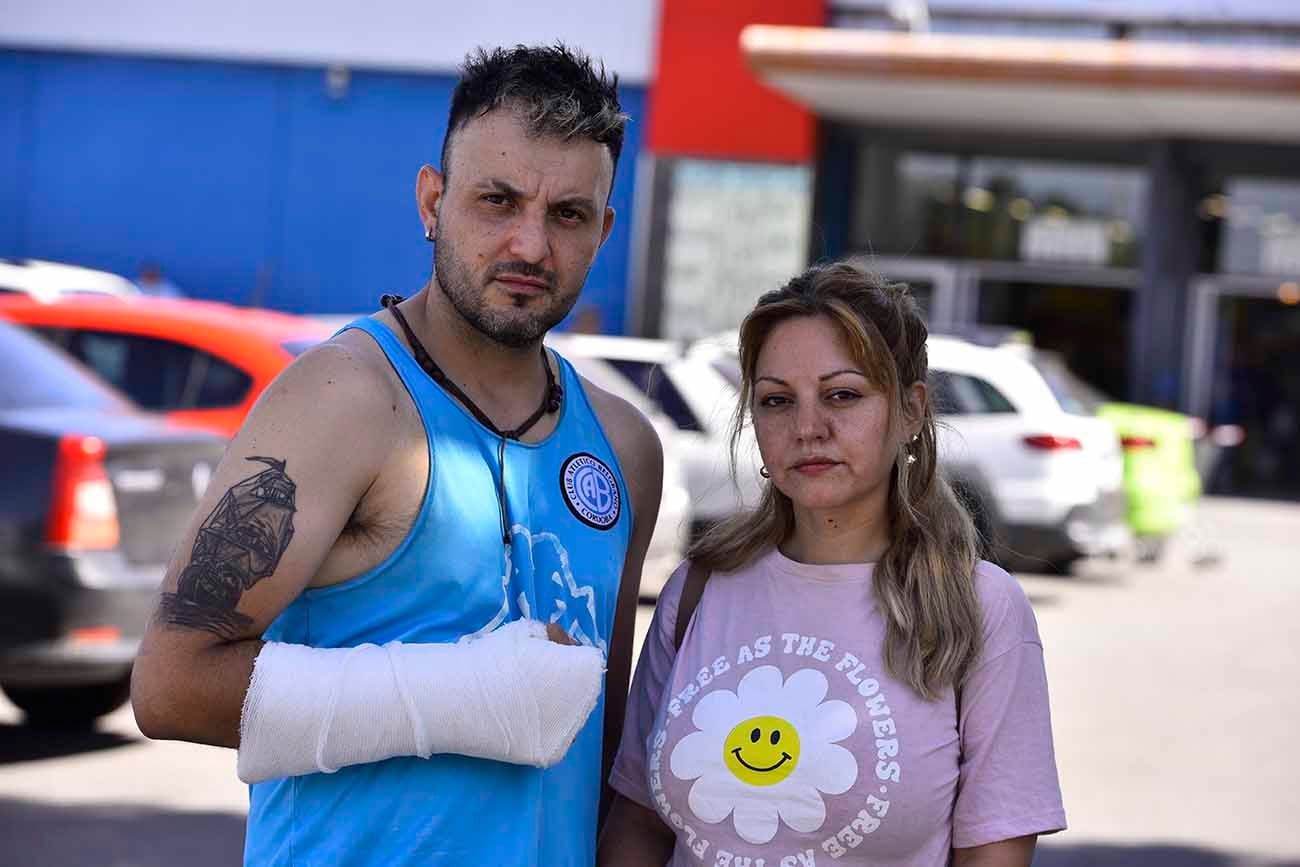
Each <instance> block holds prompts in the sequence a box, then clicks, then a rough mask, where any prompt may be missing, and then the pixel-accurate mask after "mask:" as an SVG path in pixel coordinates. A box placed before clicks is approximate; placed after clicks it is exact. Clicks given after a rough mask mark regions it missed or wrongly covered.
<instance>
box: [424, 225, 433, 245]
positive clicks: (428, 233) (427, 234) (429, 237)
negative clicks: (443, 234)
mask: <svg viewBox="0 0 1300 867" xmlns="http://www.w3.org/2000/svg"><path fill="white" fill-rule="evenodd" d="M424 240H426V241H428V242H429V243H430V244H432V243H433V226H425V227H424Z"/></svg>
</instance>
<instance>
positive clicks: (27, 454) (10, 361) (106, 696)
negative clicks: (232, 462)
mask: <svg viewBox="0 0 1300 867" xmlns="http://www.w3.org/2000/svg"><path fill="white" fill-rule="evenodd" d="M225 442H226V441H225V439H224V438H223V437H219V436H216V435H214V434H211V433H208V432H205V431H199V430H193V429H184V428H179V427H176V426H175V425H171V424H169V423H167V422H166V421H165V420H164V419H163V418H161V417H159V416H156V415H153V414H146V413H143V412H141V411H140V410H139V409H138V408H136V407H135V406H134V405H133V404H132V403H131V402H130V401H129V400H127V399H126V398H125V397H123V396H122V395H121V394H119V393H117V392H116V391H114V390H113V389H112V388H110V387H109V386H108V385H107V384H106V383H104V382H103V381H102V380H100V379H99V378H98V377H96V376H95V375H94V374H92V373H91V372H90V371H88V370H86V369H85V368H84V367H82V366H81V365H79V364H77V363H76V362H74V361H73V360H71V359H70V358H68V357H67V356H66V355H65V354H64V353H62V352H60V351H58V350H57V349H55V348H54V347H52V346H50V345H49V344H48V343H46V342H44V341H42V340H41V339H39V338H37V337H35V336H34V335H32V334H30V333H28V332H27V331H25V330H23V329H21V328H17V327H15V326H13V325H10V324H8V323H5V322H0V454H3V455H4V460H3V462H0V689H3V690H4V692H5V694H6V695H7V696H8V697H9V699H10V700H11V701H12V702H13V703H14V704H16V705H18V706H19V707H20V708H22V709H23V710H24V711H25V712H26V714H27V717H28V719H29V720H30V721H32V722H34V723H85V722H89V721H91V720H93V719H94V718H95V717H97V716H100V715H101V714H105V713H108V712H109V711H111V710H113V709H114V708H116V707H118V706H119V705H121V704H122V703H123V702H125V701H126V699H127V696H128V692H129V687H130V674H131V664H132V661H133V659H134V658H135V653H136V649H137V648H138V646H139V641H140V636H141V635H142V634H143V631H144V626H145V622H146V621H147V619H148V617H149V614H150V611H151V610H152V606H153V602H154V599H155V595H156V593H157V589H158V585H159V583H160V582H161V580H162V576H163V571H164V569H165V568H166V564H167V560H168V558H169V557H170V555H171V552H172V548H173V547H174V546H175V544H176V542H177V540H178V539H179V538H180V537H181V534H182V533H184V531H185V527H186V523H187V522H188V521H189V518H190V514H191V513H192V512H193V510H194V508H195V507H196V506H197V504H198V501H199V498H200V496H201V495H202V493H203V490H204V488H205V487H206V485H207V483H208V480H209V479H210V478H211V476H212V472H213V469H214V468H215V467H216V465H217V462H218V461H219V460H220V459H221V455H222V452H223V451H224V449H225Z"/></svg>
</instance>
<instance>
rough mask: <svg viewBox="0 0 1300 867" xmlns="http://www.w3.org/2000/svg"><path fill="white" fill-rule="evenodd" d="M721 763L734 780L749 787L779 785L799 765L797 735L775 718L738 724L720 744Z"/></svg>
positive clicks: (793, 730)
mask: <svg viewBox="0 0 1300 867" xmlns="http://www.w3.org/2000/svg"><path fill="white" fill-rule="evenodd" d="M722 751H723V757H722V758H723V761H725V762H726V764H727V768H728V769H729V770H730V771H731V772H732V773H733V774H735V775H736V779H738V780H740V781H741V782H742V783H748V784H749V785H751V786H770V785H773V784H774V783H779V782H781V781H782V780H784V779H785V778H786V777H788V776H790V774H791V772H793V771H794V769H795V765H797V764H799V732H797V731H795V728H794V726H792V725H790V723H788V722H786V721H785V720H783V719H781V718H780V717H775V716H756V717H753V718H751V719H747V720H745V721H744V722H742V723H740V724H739V725H738V726H736V727H735V728H734V729H732V730H731V733H730V734H728V735H727V739H726V740H724V741H723V742H722Z"/></svg>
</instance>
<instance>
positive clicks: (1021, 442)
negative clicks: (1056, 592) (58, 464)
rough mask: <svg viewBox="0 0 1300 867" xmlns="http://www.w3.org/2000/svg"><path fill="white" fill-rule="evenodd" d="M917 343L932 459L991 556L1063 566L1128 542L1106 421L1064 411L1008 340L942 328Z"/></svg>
mask: <svg viewBox="0 0 1300 867" xmlns="http://www.w3.org/2000/svg"><path fill="white" fill-rule="evenodd" d="M927 348H928V349H929V355H930V387H931V393H932V396H933V400H934V402H935V407H936V411H937V413H938V415H939V418H940V429H939V447H940V455H941V462H942V463H944V464H946V465H947V466H948V468H949V469H948V471H949V472H950V473H951V474H952V477H953V483H954V487H955V488H957V491H958V494H959V496H961V497H962V498H963V500H965V501H966V502H967V504H968V507H969V508H971V510H972V512H973V514H974V515H975V517H976V523H977V524H979V525H980V526H981V529H982V530H984V531H985V532H986V533H988V534H990V535H991V536H992V538H993V539H995V540H996V541H995V545H994V547H993V550H992V552H991V553H992V555H993V557H994V558H995V559H998V560H1000V561H1002V562H1003V563H1005V564H1009V565H1013V566H1016V567H1019V568H1029V569H1034V568H1045V569H1047V570H1048V571H1055V572H1064V571H1066V570H1068V567H1069V566H1070V564H1071V563H1073V562H1074V561H1075V560H1077V559H1079V558H1081V557H1085V556H1095V555H1113V554H1117V553H1119V552H1121V551H1123V550H1126V549H1127V548H1128V547H1129V546H1130V545H1131V544H1132V534H1131V532H1130V530H1129V528H1128V525H1127V523H1126V522H1125V499H1124V491H1123V467H1124V464H1123V456H1122V453H1121V451H1120V442H1119V437H1118V435H1117V433H1116V431H1115V428H1114V426H1113V425H1111V424H1110V423H1109V422H1107V421H1106V420H1104V419H1101V418H1096V417H1093V416H1085V415H1076V414H1072V413H1069V412H1066V410H1065V409H1064V408H1063V407H1062V406H1061V404H1060V402H1059V400H1058V399H1057V397H1056V396H1055V395H1054V394H1053V392H1052V389H1051V388H1050V386H1049V385H1048V384H1047V382H1046V381H1045V380H1044V378H1043V375H1042V374H1041V373H1040V372H1039V371H1038V370H1037V369H1036V368H1035V367H1034V365H1033V364H1031V363H1030V361H1029V360H1028V359H1027V358H1026V357H1025V356H1024V354H1023V353H1022V352H1021V351H1020V350H1018V349H1014V348H992V347H987V346H980V345H977V344H975V343H973V342H971V341H969V340H965V339H961V338H956V337H948V336H943V335H931V337H930V340H929V342H928V344H927Z"/></svg>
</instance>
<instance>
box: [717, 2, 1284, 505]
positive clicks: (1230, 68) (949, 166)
mask: <svg viewBox="0 0 1300 867" xmlns="http://www.w3.org/2000/svg"><path fill="white" fill-rule="evenodd" d="M895 5H897V4H895ZM904 5H906V4H904ZM885 7H886V4H884V3H881V2H871V0H838V2H835V3H832V4H831V5H830V6H829V8H828V9H827V14H828V21H829V26H827V27H816V28H800V27H780V26H777V27H772V26H753V27H749V28H746V30H745V31H744V32H743V34H742V37H741V38H742V50H743V52H744V54H745V56H746V58H747V60H748V62H749V64H750V66H751V67H752V68H753V69H754V71H755V73H756V74H757V75H758V76H759V77H760V78H761V79H762V80H763V81H765V82H766V83H767V84H769V85H770V86H772V87H773V88H774V89H776V90H777V91H779V92H780V93H782V94H784V95H785V96H786V97H788V98H790V99H791V100H793V101H794V102H796V103H797V104H799V105H801V106H803V107H804V108H805V109H806V110H807V111H809V112H810V113H812V114H813V115H815V116H816V118H817V119H818V127H819V136H818V145H817V156H816V181H815V192H814V199H813V206H812V214H813V217H812V224H813V226H814V227H815V231H814V232H813V233H812V244H811V256H812V257H813V258H820V257H823V256H831V257H835V256H845V255H852V256H861V257H863V258H864V260H865V261H867V262H868V263H869V264H870V265H871V266H872V267H874V268H876V269H877V270H879V271H880V272H882V273H883V274H885V275H887V276H889V277H891V278H894V279H900V280H906V281H908V282H910V283H912V284H913V286H914V287H915V288H916V290H917V291H918V292H919V293H920V294H921V296H922V297H923V299H924V300H925V301H926V303H927V305H928V307H929V310H930V317H931V322H932V324H933V325H934V327H936V328H939V329H944V328H957V329H960V328H963V327H966V326H969V325H972V324H976V323H979V324H987V325H999V326H1012V327H1015V328H1022V329H1026V330H1027V331H1029V332H1030V333H1031V334H1032V335H1033V339H1034V342H1035V344H1036V345H1037V346H1040V347H1043V348H1044V349H1048V350H1054V351H1056V352H1058V353H1060V354H1061V355H1062V356H1063V357H1064V359H1065V360H1066V362H1067V363H1068V364H1069V365H1070V366H1071V367H1072V368H1073V369H1074V370H1075V371H1076V372H1078V373H1079V374H1080V375H1081V376H1082V377H1083V378H1084V379H1086V380H1088V381H1090V382H1091V383H1092V384H1094V385H1095V386H1097V387H1099V388H1101V389H1102V390H1104V391H1106V392H1108V393H1109V394H1111V395H1114V396H1115V397H1118V398H1124V399H1128V400H1134V401H1138V402H1143V403H1149V404H1155V405H1161V406H1168V407H1175V408H1180V409H1183V410H1185V411H1188V412H1191V413H1193V414H1195V415H1197V416H1200V417H1202V418H1206V419H1209V420H1210V421H1211V422H1214V423H1223V422H1235V423H1239V424H1242V425H1244V426H1245V428H1246V431H1247V439H1246V442H1245V443H1244V444H1243V445H1242V447H1241V448H1239V449H1237V450H1236V452H1235V454H1233V455H1232V457H1231V460H1230V461H1228V462H1227V463H1226V465H1225V466H1224V467H1223V468H1222V469H1223V472H1222V473H1220V474H1219V475H1218V476H1217V477H1216V479H1215V487H1216V489H1217V490H1220V491H1229V492H1236V493H1243V494H1259V495H1268V496H1278V495H1281V496H1290V497H1294V496H1300V451H1297V449H1296V448H1295V444H1296V442H1297V438H1298V437H1300V7H1297V6H1293V5H1291V4H1277V3H1253V4H1251V3H1245V2H1239V3H1209V2H1205V3H1199V4H1198V3H1196V2H1178V3H1174V2H1172V0H1170V2H1158V0H1153V2H1147V3H1126V4H1120V3H1109V2H1095V0H1037V2H1028V0H1026V2H1020V3H1015V4H1011V3H1002V2H994V0H985V2H975V0H947V2H939V0H936V2H933V3H931V4H930V7H929V32H928V33H916V32H913V33H906V32H901V31H900V25H899V24H898V23H897V22H896V21H894V20H893V19H891V18H889V17H888V15H887V10H886V8H885ZM912 7H913V8H914V9H915V8H917V4H912ZM1198 7H1199V8H1198ZM1225 10H1228V11H1226V12H1225Z"/></svg>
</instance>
